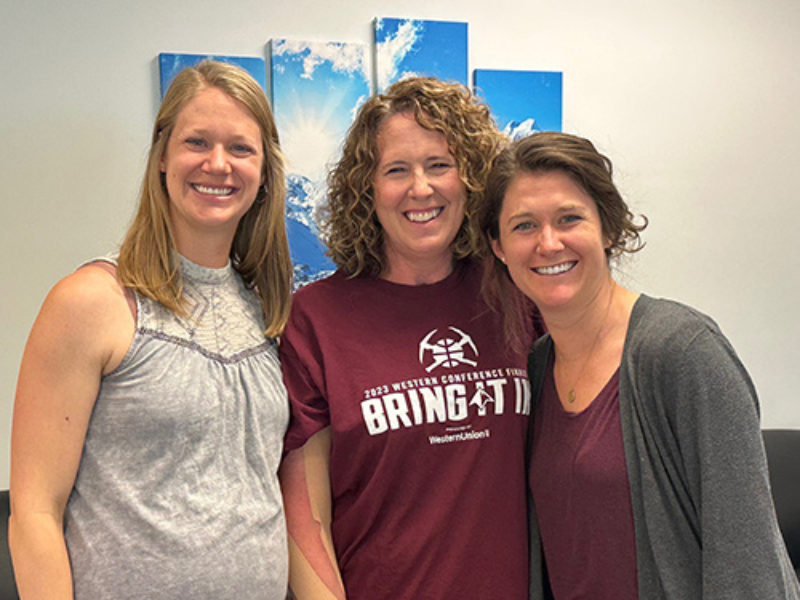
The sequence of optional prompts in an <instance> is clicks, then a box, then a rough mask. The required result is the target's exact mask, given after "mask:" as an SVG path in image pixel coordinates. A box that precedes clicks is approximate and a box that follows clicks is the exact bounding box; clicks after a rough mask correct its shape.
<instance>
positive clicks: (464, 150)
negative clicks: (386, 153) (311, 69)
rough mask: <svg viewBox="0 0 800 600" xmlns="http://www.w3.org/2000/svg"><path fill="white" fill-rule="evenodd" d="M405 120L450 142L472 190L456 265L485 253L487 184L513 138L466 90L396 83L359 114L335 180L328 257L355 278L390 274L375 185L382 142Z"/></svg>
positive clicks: (455, 248)
mask: <svg viewBox="0 0 800 600" xmlns="http://www.w3.org/2000/svg"><path fill="white" fill-rule="evenodd" d="M398 113H409V114H413V116H414V119H415V120H416V121H417V123H419V125H420V126H421V127H423V128H424V129H427V130H429V131H438V132H440V133H442V134H443V135H444V136H445V139H446V140H447V145H448V147H449V149H450V152H451V154H452V155H453V157H454V158H455V160H456V164H457V167H458V173H459V176H460V178H461V181H462V182H463V183H464V187H465V189H466V206H465V217H464V222H463V223H462V224H461V228H460V229H459V231H458V233H457V235H456V237H455V239H454V240H453V243H452V245H451V249H452V252H453V257H454V258H456V259H462V258H466V257H468V256H473V255H478V254H480V253H482V250H483V248H482V245H481V235H482V232H481V229H480V226H479V223H478V221H477V218H476V216H477V213H478V207H479V205H480V203H481V201H482V198H483V192H484V187H485V183H486V178H487V177H488V175H489V171H490V169H491V166H492V163H493V161H494V158H495V157H496V156H497V154H498V153H499V152H500V150H501V149H502V147H503V146H504V142H505V137H504V136H503V135H502V134H501V133H500V132H499V131H498V130H497V126H496V125H495V123H494V121H493V119H492V117H491V114H490V112H489V108H488V107H487V106H486V105H485V104H482V103H481V102H479V101H478V99H477V98H476V97H475V96H474V95H473V94H472V93H471V92H470V91H469V89H467V88H466V87H465V86H463V85H461V84H456V83H446V82H443V81H440V80H438V79H435V78H432V77H410V78H408V79H403V80H401V81H398V82H397V83H394V84H393V85H392V86H390V87H389V88H388V89H387V90H386V92H385V93H383V94H377V95H375V96H373V97H371V98H370V99H369V100H367V102H365V103H364V104H363V105H362V107H361V108H360V109H359V112H358V115H357V116H356V119H355V121H354V122H353V125H352V126H351V127H350V130H349V131H348V134H347V138H346V140H345V143H344V147H343V150H342V157H341V158H340V159H339V162H338V163H337V164H336V165H335V166H334V167H333V168H332V170H331V172H330V174H329V176H328V199H327V202H326V203H325V204H324V205H323V206H322V207H321V211H320V217H321V223H320V229H321V231H322V238H323V240H324V241H325V243H326V245H327V246H328V256H330V257H331V259H332V260H333V262H334V263H335V264H336V266H337V267H339V269H341V270H343V271H344V272H345V273H347V274H348V275H350V276H356V275H359V274H362V273H363V274H366V275H369V276H372V277H378V276H379V275H380V274H381V273H382V272H383V271H384V269H385V267H386V264H385V260H386V258H385V253H384V236H383V227H382V226H381V224H380V222H379V221H378V218H377V216H376V214H375V202H374V188H373V177H374V175H375V169H376V168H377V165H378V161H379V159H380V157H379V153H378V134H379V133H380V130H381V127H382V125H383V124H384V122H385V121H386V120H387V119H388V118H389V117H390V116H392V115H395V114H398Z"/></svg>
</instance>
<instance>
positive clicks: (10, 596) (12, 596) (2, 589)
mask: <svg viewBox="0 0 800 600" xmlns="http://www.w3.org/2000/svg"><path fill="white" fill-rule="evenodd" d="M9 514H11V507H10V505H9V502H8V490H2V491H0V600H19V595H17V582H16V581H15V580H14V568H13V567H12V566H11V553H10V552H9V551H8V515H9Z"/></svg>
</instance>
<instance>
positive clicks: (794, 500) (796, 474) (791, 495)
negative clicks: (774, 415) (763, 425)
mask: <svg viewBox="0 0 800 600" xmlns="http://www.w3.org/2000/svg"><path fill="white" fill-rule="evenodd" d="M762 434H763V437H764V448H765V449H766V451H767V463H768V464H769V479H770V484H771V485H772V498H773V500H774V501H775V512H776V513H777V514H778V525H780V528H781V533H782V534H783V539H784V541H785V542H786V548H787V550H788V551H789V558H791V559H792V564H793V565H794V569H795V571H797V572H798V573H800V429H765V430H763V431H762Z"/></svg>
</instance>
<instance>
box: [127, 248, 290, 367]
mask: <svg viewBox="0 0 800 600" xmlns="http://www.w3.org/2000/svg"><path fill="white" fill-rule="evenodd" d="M179 258H180V264H181V272H182V274H183V289H182V294H183V297H184V298H185V299H186V302H187V304H186V308H187V314H186V316H183V317H180V316H178V315H176V314H174V313H172V312H171V311H169V310H167V309H166V308H164V307H163V306H162V305H161V304H159V303H158V302H155V301H153V300H150V299H149V298H146V297H144V296H142V295H141V294H137V295H136V296H137V303H138V329H139V331H141V332H146V333H150V334H151V335H153V336H155V337H157V338H159V339H162V340H165V341H171V342H173V343H176V344H179V345H183V346H188V347H192V348H195V349H196V350H197V351H199V352H201V353H203V354H206V355H208V356H210V357H212V358H217V359H221V360H223V361H226V362H227V361H236V360H240V359H241V358H244V357H246V356H248V355H251V354H255V353H259V352H262V351H263V349H264V346H265V345H270V344H274V341H273V340H270V339H268V338H266V337H265V336H264V330H265V326H264V315H263V313H262V311H261V303H260V301H259V298H258V296H257V294H256V293H255V292H254V291H253V290H252V289H249V288H248V287H247V286H246V285H245V283H244V281H242V278H241V277H240V276H239V274H238V273H237V272H236V271H235V270H234V268H233V266H232V265H231V263H230V261H229V262H228V264H227V265H226V266H225V267H223V268H221V269H212V268H209V267H202V266H200V265H197V264H195V263H193V262H191V261H190V260H188V259H186V258H184V257H183V256H179Z"/></svg>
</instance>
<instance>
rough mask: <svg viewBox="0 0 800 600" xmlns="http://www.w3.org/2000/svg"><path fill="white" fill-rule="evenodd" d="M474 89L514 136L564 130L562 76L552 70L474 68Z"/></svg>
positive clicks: (507, 131) (503, 129)
mask: <svg viewBox="0 0 800 600" xmlns="http://www.w3.org/2000/svg"><path fill="white" fill-rule="evenodd" d="M474 83H475V89H476V90H477V93H478V95H479V96H480V97H481V98H483V99H484V100H485V101H486V103H487V104H488V105H489V106H490V107H491V109H492V115H493V116H494V118H495V120H496V121H497V126H498V127H499V128H500V129H501V130H502V131H503V132H504V133H507V134H508V135H510V136H511V137H512V138H513V139H518V138H520V137H525V136H526V135H529V134H531V133H533V132H534V131H561V126H562V105H563V90H562V87H563V77H562V74H561V73H560V72H553V71H500V70H491V69H476V70H475V82H474Z"/></svg>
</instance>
